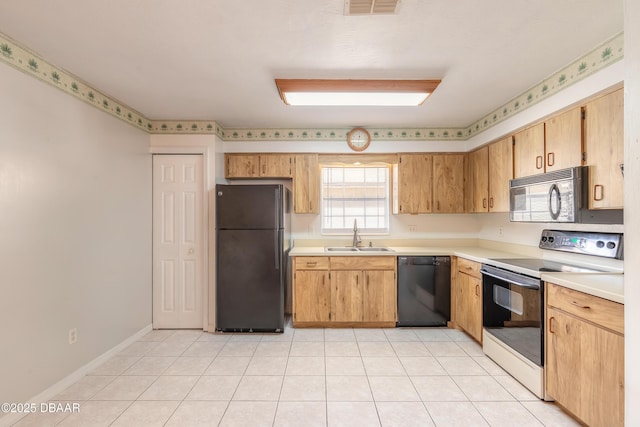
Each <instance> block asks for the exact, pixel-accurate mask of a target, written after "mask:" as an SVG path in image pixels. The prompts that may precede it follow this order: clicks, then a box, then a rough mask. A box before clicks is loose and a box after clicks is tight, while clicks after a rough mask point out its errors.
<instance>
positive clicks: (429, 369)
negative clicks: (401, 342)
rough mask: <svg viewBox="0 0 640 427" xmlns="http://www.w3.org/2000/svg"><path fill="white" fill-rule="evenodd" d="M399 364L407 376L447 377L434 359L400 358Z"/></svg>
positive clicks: (445, 372)
mask: <svg viewBox="0 0 640 427" xmlns="http://www.w3.org/2000/svg"><path fill="white" fill-rule="evenodd" d="M400 362H401V363H402V366H404V369H405V371H406V372H407V374H408V375H447V371H445V370H444V368H443V367H442V365H440V363H438V360H436V358H435V357H401V358H400Z"/></svg>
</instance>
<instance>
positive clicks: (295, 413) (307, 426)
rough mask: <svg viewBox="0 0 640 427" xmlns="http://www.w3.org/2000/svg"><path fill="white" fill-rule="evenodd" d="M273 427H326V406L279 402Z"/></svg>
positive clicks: (318, 403)
mask: <svg viewBox="0 0 640 427" xmlns="http://www.w3.org/2000/svg"><path fill="white" fill-rule="evenodd" d="M273 425H274V427H300V426H304V427H326V425H327V404H326V403H325V402H282V401H280V402H279V403H278V410H277V411H276V420H275V423H274V424H273Z"/></svg>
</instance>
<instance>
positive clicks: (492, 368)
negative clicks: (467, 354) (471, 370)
mask: <svg viewBox="0 0 640 427" xmlns="http://www.w3.org/2000/svg"><path fill="white" fill-rule="evenodd" d="M473 360H475V362H476V363H477V364H478V365H480V366H481V367H482V369H484V370H485V371H487V373H488V374H489V375H508V374H507V372H506V371H505V370H504V369H502V368H501V367H500V366H498V365H497V364H496V362H494V361H493V360H491V359H489V358H488V357H487V356H477V357H475V356H474V357H473Z"/></svg>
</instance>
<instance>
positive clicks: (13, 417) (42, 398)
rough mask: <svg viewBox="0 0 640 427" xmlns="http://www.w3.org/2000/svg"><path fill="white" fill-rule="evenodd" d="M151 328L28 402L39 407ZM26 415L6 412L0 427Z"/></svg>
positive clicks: (136, 334) (133, 336)
mask: <svg viewBox="0 0 640 427" xmlns="http://www.w3.org/2000/svg"><path fill="white" fill-rule="evenodd" d="M152 330H153V328H152V325H147V326H145V327H144V328H142V329H140V330H139V331H138V332H136V333H135V334H133V335H131V336H130V337H129V338H127V339H126V340H124V341H122V342H121V343H120V344H118V345H116V346H115V347H113V348H111V349H110V350H107V351H106V352H105V353H103V354H101V355H100V356H98V357H96V358H95V359H93V360H92V361H91V362H89V363H87V364H86V365H84V366H82V367H80V368H79V369H76V370H75V371H74V372H72V373H71V374H69V375H67V376H66V377H64V378H63V379H61V380H60V381H58V382H57V383H55V384H53V385H52V386H51V387H49V388H47V389H46V390H44V391H42V392H41V393H39V394H37V395H36V396H34V397H32V398H31V399H29V401H28V403H35V404H36V405H37V406H38V407H40V403H43V402H47V401H49V400H51V398H53V397H55V396H56V395H58V394H59V393H60V392H62V391H63V390H65V389H67V388H68V387H69V386H70V385H72V384H73V383H75V382H77V381H79V380H80V379H81V378H82V377H84V376H85V375H87V374H88V373H89V372H91V371H93V370H94V369H96V368H97V367H98V366H100V365H102V364H103V363H104V362H106V361H107V360H108V359H110V358H111V357H113V356H115V355H116V354H118V353H120V352H121V351H122V350H124V349H125V348H127V347H128V346H130V345H131V344H133V343H134V342H136V341H138V340H139V339H140V338H141V337H143V336H144V335H146V334H148V333H149V332H151V331H152ZM26 415H28V414H23V413H9V414H7V415H5V416H3V417H0V427H8V426H10V425H12V424H15V423H17V422H18V421H19V420H20V419H21V418H23V417H25V416H26Z"/></svg>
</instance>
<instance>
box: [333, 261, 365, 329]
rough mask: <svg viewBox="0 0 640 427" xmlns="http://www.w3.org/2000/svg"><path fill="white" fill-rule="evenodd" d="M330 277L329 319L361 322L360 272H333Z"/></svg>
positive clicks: (361, 285) (361, 286) (361, 289)
mask: <svg viewBox="0 0 640 427" xmlns="http://www.w3.org/2000/svg"><path fill="white" fill-rule="evenodd" d="M331 275H332V277H331V287H332V289H331V312H332V316H331V319H332V320H333V321H336V322H360V321H362V294H363V283H362V282H363V277H362V276H363V275H362V271H359V270H358V271H333V272H332V273H331Z"/></svg>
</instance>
